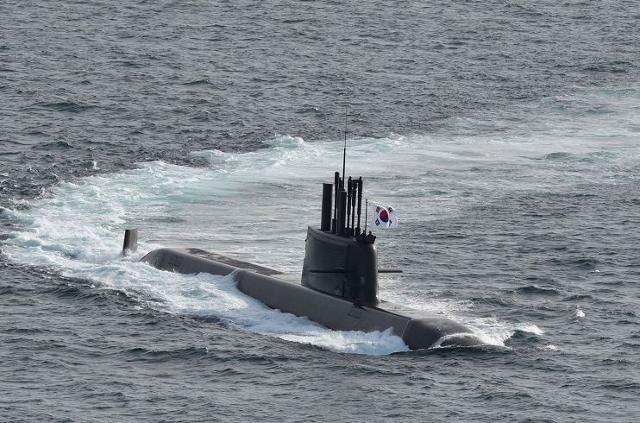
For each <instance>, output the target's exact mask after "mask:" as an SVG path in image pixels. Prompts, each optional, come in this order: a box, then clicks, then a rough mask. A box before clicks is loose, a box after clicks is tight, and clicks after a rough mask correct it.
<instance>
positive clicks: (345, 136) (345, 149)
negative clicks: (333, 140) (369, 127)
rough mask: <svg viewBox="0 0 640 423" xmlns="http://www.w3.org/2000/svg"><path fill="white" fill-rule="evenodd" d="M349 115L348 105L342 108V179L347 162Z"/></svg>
mask: <svg viewBox="0 0 640 423" xmlns="http://www.w3.org/2000/svg"><path fill="white" fill-rule="evenodd" d="M348 114H349V105H348V104H347V106H346V107H345V108H344V149H343V150H342V178H343V180H344V178H345V173H344V171H345V165H346V162H347V115H348Z"/></svg>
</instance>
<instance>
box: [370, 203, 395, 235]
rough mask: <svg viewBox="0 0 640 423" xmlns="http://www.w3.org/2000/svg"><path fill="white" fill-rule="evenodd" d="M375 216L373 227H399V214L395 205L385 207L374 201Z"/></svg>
mask: <svg viewBox="0 0 640 423" xmlns="http://www.w3.org/2000/svg"><path fill="white" fill-rule="evenodd" d="M373 206H374V209H373V216H372V217H371V222H370V223H371V227H372V228H378V229H390V228H397V227H398V223H399V221H398V214H397V213H396V211H395V209H394V208H393V207H384V206H381V205H380V204H376V203H373Z"/></svg>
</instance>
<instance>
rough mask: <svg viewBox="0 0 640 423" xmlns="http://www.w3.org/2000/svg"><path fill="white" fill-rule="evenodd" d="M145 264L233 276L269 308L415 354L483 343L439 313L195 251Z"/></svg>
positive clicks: (159, 255)
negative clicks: (395, 339)
mask: <svg viewBox="0 0 640 423" xmlns="http://www.w3.org/2000/svg"><path fill="white" fill-rule="evenodd" d="M141 261H143V262H146V263H148V264H150V265H152V266H154V267H156V268H158V269H161V270H166V271H171V272H178V273H184V274H195V273H209V274H212V275H220V276H225V275H229V274H231V273H234V272H235V273H234V276H235V280H236V283H237V287H238V289H239V290H240V291H241V292H242V293H244V294H246V295H248V296H250V297H252V298H255V299H257V300H259V301H260V302H262V303H264V304H265V305H266V306H268V307H270V308H273V309H277V310H280V311H282V312H285V313H291V314H293V315H296V316H300V317H307V318H308V319H310V320H312V321H314V322H316V323H319V324H321V325H323V326H325V327H327V328H329V329H333V330H344V331H364V332H371V331H385V330H387V329H389V328H390V329H391V330H392V332H393V334H394V335H397V336H399V337H400V338H402V340H403V341H404V342H405V343H406V344H407V346H408V347H409V348H410V349H412V350H418V349H427V348H430V347H434V346H440V347H443V346H449V345H456V346H470V345H479V344H482V342H481V341H480V340H479V339H478V338H477V337H476V336H475V335H473V333H472V331H471V330H470V329H469V328H467V327H466V326H464V325H462V324H460V323H458V322H455V321H453V320H451V319H447V318H444V317H441V316H437V315H431V314H427V313H424V312H419V311H416V310H412V309H408V308H406V307H402V306H400V305H398V304H394V303H390V302H386V301H382V302H380V303H378V304H377V305H376V306H369V305H362V304H358V303H354V302H351V301H348V300H346V299H344V298H340V297H337V296H333V295H329V294H326V293H323V292H320V291H318V290H314V289H310V288H308V287H305V286H302V285H300V284H299V283H294V282H290V281H288V280H285V279H284V276H285V275H283V274H282V273H280V272H277V271H275V270H272V269H268V268H265V267H261V266H257V265H254V264H251V263H246V262H241V261H238V260H234V259H230V258H227V257H224V256H221V255H217V254H213V253H207V252H205V251H202V250H195V249H174V248H160V249H157V250H153V251H151V252H149V253H148V254H147V255H145V256H144V257H143V258H142V259H141Z"/></svg>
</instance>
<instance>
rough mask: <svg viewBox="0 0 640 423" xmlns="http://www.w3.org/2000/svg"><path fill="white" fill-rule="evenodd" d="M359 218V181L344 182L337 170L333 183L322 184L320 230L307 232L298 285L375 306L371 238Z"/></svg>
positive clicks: (375, 272)
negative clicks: (363, 228)
mask: <svg viewBox="0 0 640 423" xmlns="http://www.w3.org/2000/svg"><path fill="white" fill-rule="evenodd" d="M332 214H333V217H332ZM361 217H362V177H359V178H358V179H352V178H351V177H349V179H347V181H346V184H345V180H344V175H343V177H342V178H341V177H340V173H339V172H336V173H335V175H334V183H333V184H326V183H325V184H322V218H321V223H320V229H316V228H313V227H311V226H309V228H308V230H307V239H306V245H305V255H304V264H303V267H302V285H304V286H306V287H309V288H312V289H315V290H317V291H321V292H324V293H327V294H330V295H333V296H337V297H340V298H344V299H346V300H349V301H352V302H353V303H355V304H357V305H363V306H376V305H377V304H378V256H377V252H376V247H375V245H374V243H375V239H376V237H375V236H373V235H372V234H371V233H369V234H368V235H367V234H365V233H364V231H362V230H361V227H360V222H361ZM365 220H366V216H365Z"/></svg>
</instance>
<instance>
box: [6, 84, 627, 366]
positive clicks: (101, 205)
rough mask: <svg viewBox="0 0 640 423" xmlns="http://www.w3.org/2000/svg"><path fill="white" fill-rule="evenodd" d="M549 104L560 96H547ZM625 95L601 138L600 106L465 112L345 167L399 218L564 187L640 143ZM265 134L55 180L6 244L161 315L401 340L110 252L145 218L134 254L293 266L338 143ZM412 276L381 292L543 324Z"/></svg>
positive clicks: (342, 343) (385, 346) (465, 318)
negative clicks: (285, 309)
mask: <svg viewBox="0 0 640 423" xmlns="http://www.w3.org/2000/svg"><path fill="white" fill-rule="evenodd" d="M587 97H588V96H587ZM567 101H570V100H567ZM584 101H586V100H584ZM602 101H603V102H604V103H606V101H607V100H606V98H605V99H604V100H602ZM558 102H562V99H556V103H554V104H557V103H558ZM574 102H575V101H574ZM578 103H579V104H578V106H580V105H582V103H580V102H578ZM585 104H586V103H585ZM621 104H622V106H621ZM625 104H626V103H624V102H622V103H620V102H615V103H612V105H611V106H610V107H618V108H622V110H616V116H617V119H618V120H619V121H622V125H621V126H616V128H621V129H618V130H617V132H616V131H614V132H612V131H611V130H610V128H609V129H608V130H606V131H604V132H602V133H603V135H602V136H600V135H598V134H599V132H598V131H597V130H596V128H597V127H599V125H606V124H607V120H606V119H605V117H602V118H598V117H595V118H594V117H593V116H589V117H588V119H586V118H585V119H582V120H581V119H580V118H577V117H576V116H577V115H576V116H574V117H573V119H571V120H569V119H567V120H566V121H563V120H561V119H560V120H557V116H556V115H553V116H555V118H556V120H555V121H553V122H554V124H553V125H551V124H550V123H548V121H547V122H545V121H544V119H543V118H541V119H539V120H540V121H536V123H535V124H532V123H531V122H529V124H528V125H527V126H523V125H520V126H518V125H517V124H513V127H512V128H511V129H510V130H509V131H508V132H504V131H503V132H491V133H489V134H485V135H477V134H474V133H473V131H471V130H472V129H473V128H476V129H477V128H478V127H479V126H481V125H480V123H478V122H474V121H472V120H469V119H467V120H465V121H460V122H457V123H456V122H453V123H452V125H454V127H455V128H457V130H456V131H452V130H451V129H450V130H449V132H447V133H446V134H440V133H434V134H432V135H429V136H391V137H387V138H381V139H374V138H360V139H352V140H349V153H348V154H349V156H348V162H347V171H348V173H349V174H352V175H363V176H365V177H366V186H365V188H366V192H367V195H368V197H369V198H376V199H384V200H385V201H387V202H388V203H389V204H393V205H395V206H396V208H397V209H398V210H400V212H401V216H402V221H403V225H405V224H406V225H408V226H411V225H418V224H420V222H423V221H425V220H429V219H440V218H448V217H450V216H455V215H456V214H457V213H459V212H460V210H462V209H463V208H464V207H466V206H468V205H469V204H473V203H474V202H482V201H484V200H485V197H486V195H487V193H491V194H492V195H494V196H497V195H500V192H502V191H508V190H538V189H542V188H544V189H547V190H553V189H555V187H556V186H557V180H558V175H560V174H561V175H562V180H563V182H564V184H565V186H566V185H567V184H572V183H575V184H580V183H583V182H584V180H585V179H589V178H594V179H597V178H603V177H606V175H607V174H609V173H610V172H620V171H621V169H625V167H626V166H630V164H629V163H636V162H637V159H636V158H637V157H638V154H639V153H640V149H639V148H638V146H637V143H635V144H634V143H630V142H629V141H630V139H632V137H633V136H634V133H633V131H632V130H629V129H628V128H629V126H630V125H635V123H632V122H635V121H633V119H635V118H634V117H633V116H632V113H631V112H630V111H629V113H627V108H628V107H630V106H628V105H626V106H625ZM574 106H575V104H574ZM578 106H575V107H578ZM605 106H606V104H605ZM569 116H571V115H570V114H569ZM617 123H620V122H617ZM617 123H616V125H617ZM609 126H611V124H609ZM498 133H499V134H500V136H497V135H496V134H498ZM612 134H613V135H612ZM630 137H631V138H630ZM605 138H606V139H605ZM265 144H266V145H265V148H263V149H260V150H258V151H255V152H249V153H224V152H220V151H216V150H214V151H200V152H194V153H190V154H192V155H194V156H198V157H200V158H203V159H204V160H206V161H207V163H209V165H208V166H206V167H200V168H194V167H184V166H176V165H171V164H167V163H164V162H159V161H156V162H146V163H141V164H140V165H139V167H138V168H136V169H132V170H128V171H124V172H120V173H116V174H109V175H101V176H92V177H87V178H83V179H79V180H76V181H73V182H64V183H60V184H58V185H56V186H54V187H52V188H51V189H50V191H49V192H48V193H47V194H46V195H45V196H44V197H42V198H40V199H36V200H33V201H31V202H28V206H29V207H28V208H27V209H25V210H22V209H20V210H8V211H5V213H4V215H3V218H5V219H10V220H12V223H13V224H14V225H16V226H17V227H18V228H19V230H16V231H15V232H14V233H13V234H12V236H13V237H12V238H11V239H9V240H8V241H7V242H6V243H5V245H4V246H3V252H4V253H5V254H7V255H8V256H9V257H10V258H11V259H12V260H14V261H17V262H20V263H26V264H30V265H41V266H50V267H52V268H55V269H57V270H59V271H61V272H62V273H63V274H65V275H69V276H77V277H82V278H86V279H89V280H92V281H96V282H97V283H98V286H99V287H108V288H115V289H121V290H123V291H128V292H130V293H131V294H132V295H136V296H138V297H139V298H140V300H141V301H146V302H148V303H149V304H150V305H151V306H153V307H157V308H161V309H164V310H166V311H169V312H174V313H182V314H203V315H207V314H211V315H214V316H217V317H219V318H220V319H222V320H225V321H227V322H229V323H230V324H232V325H236V326H237V327H239V328H242V329H245V330H251V331H255V332H258V333H264V334H269V335H273V336H278V337H280V338H282V339H287V340H291V341H295V342H303V343H311V344H314V345H318V346H321V347H324V348H328V349H331V350H334V351H341V352H354V353H365V354H387V353H390V352H394V351H403V350H406V345H404V343H402V341H401V340H400V339H399V338H398V337H395V336H392V335H390V333H388V332H387V333H384V332H383V333H369V334H364V333H357V332H338V331H330V330H327V329H325V328H322V327H320V326H318V325H316V324H314V323H312V322H309V321H308V320H306V319H301V318H297V317H294V316H291V315H287V314H283V313H279V312H277V311H273V310H269V309H267V308H266V307H265V306H263V305H262V304H260V303H258V302H257V301H254V300H252V299H250V298H248V297H246V296H244V295H243V294H241V293H239V292H238V291H237V290H236V289H235V287H234V284H233V283H232V280H231V279H229V278H219V277H214V276H206V275H198V276H188V275H178V274H170V273H167V272H161V271H158V270H156V269H153V268H151V267H149V266H147V265H145V264H141V263H138V262H136V261H135V259H137V258H139V257H140V255H138V256H135V257H133V258H131V259H127V260H123V259H121V258H120V257H119V255H118V253H119V249H120V246H121V236H122V232H123V229H124V228H125V227H131V226H135V227H139V228H140V229H141V245H140V251H141V252H146V251H148V250H150V249H152V248H155V247H158V246H190V247H199V248H204V249H209V250H214V251H218V252H222V253H227V254H229V255H232V256H234V257H236V258H239V259H244V260H248V261H254V262H257V263H259V264H263V265H267V266H270V267H274V268H276V269H279V270H283V271H299V270H300V267H301V262H302V258H303V254H304V236H305V228H306V225H309V224H311V225H317V223H318V220H319V206H320V205H319V200H318V199H319V193H320V183H321V182H325V181H327V180H331V179H332V173H331V172H332V171H333V169H335V168H337V167H338V165H340V164H341V159H342V157H341V151H342V148H341V142H340V141H327V142H317V143H308V142H305V141H304V140H302V139H301V138H297V137H291V136H278V137H274V138H273V139H271V140H267V141H266V142H265ZM477 169H481V170H483V172H480V173H479V172H477ZM470 170H473V171H470ZM568 170H570V172H568ZM630 174H633V172H630ZM478 175H481V176H478ZM461 192H464V195H461V194H460V193H461ZM402 230H403V229H402V228H401V229H400V230H399V232H398V233H399V235H397V236H398V237H399V238H401V237H402V236H403V233H402ZM391 236H394V235H391ZM409 287H410V289H398V290H391V289H384V287H383V289H382V292H381V293H382V296H383V298H387V299H389V300H393V301H396V302H400V303H403V304H407V305H409V306H411V307H414V308H418V309H423V310H426V311H429V312H434V313H437V314H442V315H445V316H447V317H451V318H453V319H455V320H458V321H461V322H463V323H465V324H467V325H469V326H470V327H471V328H472V329H473V330H474V332H475V333H476V334H477V335H478V336H479V337H481V338H482V339H483V340H484V341H485V342H487V343H489V344H494V345H504V342H505V341H506V340H507V339H508V338H509V337H510V336H512V335H513V333H514V332H515V331H518V330H519V331H525V332H530V333H533V334H535V335H538V336H542V335H543V331H542V330H541V329H540V328H539V327H538V326H536V324H535V323H534V322H532V323H525V324H511V323H508V322H503V321H500V320H498V319H476V318H474V317H473V304H472V303H471V302H469V301H465V300H451V299H440V298H438V299H429V297H428V295H427V294H426V293H422V294H420V295H413V293H412V292H411V289H419V287H418V288H416V286H414V285H409ZM576 315H578V313H576ZM578 317H583V316H578ZM265 322H268V323H265Z"/></svg>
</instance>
